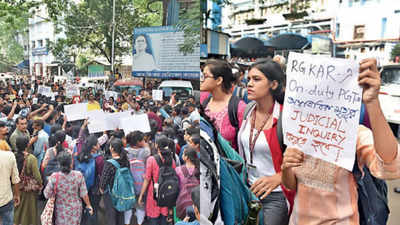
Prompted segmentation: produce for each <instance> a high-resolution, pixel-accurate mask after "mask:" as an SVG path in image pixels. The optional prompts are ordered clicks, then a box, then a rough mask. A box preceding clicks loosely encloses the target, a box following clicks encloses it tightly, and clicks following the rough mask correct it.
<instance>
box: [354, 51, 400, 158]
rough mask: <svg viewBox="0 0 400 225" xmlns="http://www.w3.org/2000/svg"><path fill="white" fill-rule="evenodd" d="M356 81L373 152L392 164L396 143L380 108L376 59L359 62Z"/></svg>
mask: <svg viewBox="0 0 400 225" xmlns="http://www.w3.org/2000/svg"><path fill="white" fill-rule="evenodd" d="M358 81H359V84H360V85H361V86H362V87H363V102H364V104H365V106H366V109H367V112H368V116H369V120H370V124H371V129H372V133H373V137H374V147H375V150H376V152H377V154H378V155H379V156H380V158H381V159H382V160H383V161H384V162H387V163H389V162H392V161H393V160H394V159H395V158H396V156H397V151H398V143H397V140H396V137H395V136H394V135H393V132H392V130H391V129H390V127H389V124H388V123H387V121H386V119H385V117H384V115H383V112H382V109H381V107H380V103H379V99H378V94H379V89H380V85H381V78H380V74H379V72H378V69H377V66H376V59H364V60H362V61H361V62H360V75H359V78H358Z"/></svg>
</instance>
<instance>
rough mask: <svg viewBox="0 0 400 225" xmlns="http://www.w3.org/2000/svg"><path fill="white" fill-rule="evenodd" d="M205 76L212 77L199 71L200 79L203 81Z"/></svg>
mask: <svg viewBox="0 0 400 225" xmlns="http://www.w3.org/2000/svg"><path fill="white" fill-rule="evenodd" d="M207 78H214V77H213V76H209V75H205V74H204V73H200V81H201V82H203V81H204V80H205V79H207Z"/></svg>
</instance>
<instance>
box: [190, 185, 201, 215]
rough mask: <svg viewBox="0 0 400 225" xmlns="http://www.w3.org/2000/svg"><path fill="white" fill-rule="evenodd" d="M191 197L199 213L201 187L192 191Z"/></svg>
mask: <svg viewBox="0 0 400 225" xmlns="http://www.w3.org/2000/svg"><path fill="white" fill-rule="evenodd" d="M190 196H191V198H192V201H193V205H194V206H195V207H196V208H197V211H200V185H198V186H196V187H194V188H193V189H192V193H191V194H190Z"/></svg>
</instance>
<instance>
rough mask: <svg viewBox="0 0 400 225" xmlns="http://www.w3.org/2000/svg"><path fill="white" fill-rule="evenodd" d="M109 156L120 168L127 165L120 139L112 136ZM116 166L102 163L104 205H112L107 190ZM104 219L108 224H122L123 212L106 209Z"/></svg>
mask: <svg viewBox="0 0 400 225" xmlns="http://www.w3.org/2000/svg"><path fill="white" fill-rule="evenodd" d="M109 150H110V153H111V157H112V159H114V160H115V161H117V162H118V163H119V165H120V167H121V168H124V167H128V168H129V161H128V156H127V154H126V151H125V150H124V145H123V143H122V140H121V139H119V138H113V139H112V140H111V142H110V147H109ZM116 172H117V168H116V167H115V166H114V165H113V164H112V163H111V162H109V161H106V162H105V163H104V169H103V173H102V175H101V179H100V192H101V193H104V196H103V197H104V205H107V206H112V205H113V204H112V200H111V195H110V193H109V192H108V190H112V188H113V185H114V178H115V174H116ZM106 221H107V223H106V224H108V225H122V224H125V223H124V222H125V221H124V213H123V212H119V211H117V210H116V209H115V208H114V207H110V208H108V209H107V210H106Z"/></svg>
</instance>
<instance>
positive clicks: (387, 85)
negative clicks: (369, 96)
mask: <svg viewBox="0 0 400 225" xmlns="http://www.w3.org/2000/svg"><path fill="white" fill-rule="evenodd" d="M380 71H381V80H382V85H381V89H380V93H379V100H380V102H381V107H382V111H383V114H384V115H385V118H386V120H387V121H388V122H389V124H390V126H391V128H392V130H393V131H394V133H395V134H396V135H398V133H399V130H398V129H399V124H400V64H392V65H385V66H382V68H381V70H380Z"/></svg>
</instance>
